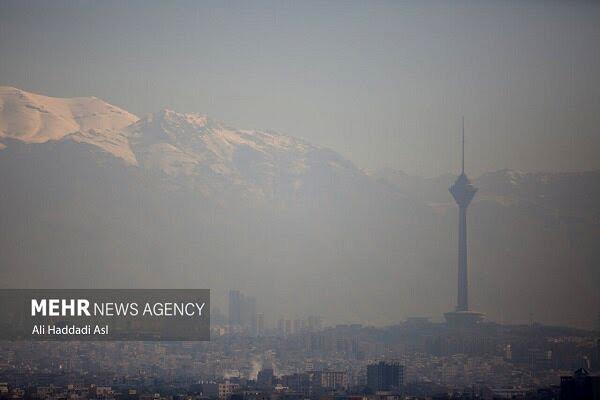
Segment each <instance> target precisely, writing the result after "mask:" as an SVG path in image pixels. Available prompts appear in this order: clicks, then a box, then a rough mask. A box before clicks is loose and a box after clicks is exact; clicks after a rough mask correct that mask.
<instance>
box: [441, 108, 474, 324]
mask: <svg viewBox="0 0 600 400" xmlns="http://www.w3.org/2000/svg"><path fill="white" fill-rule="evenodd" d="M449 190H450V193H451V194H452V197H454V201H455V202H456V204H457V205H458V291H457V296H456V310H455V311H453V312H449V313H446V314H445V316H446V320H447V321H448V324H450V325H455V326H456V325H458V326H464V325H472V324H474V323H477V322H479V321H480V320H481V319H482V318H483V314H481V313H478V312H473V311H470V310H469V277H468V266H467V209H468V208H469V204H471V200H473V197H474V196H475V193H476V192H477V189H476V188H475V187H474V186H473V184H472V183H471V181H470V180H469V178H468V177H467V175H466V174H465V118H464V117H463V119H462V157H461V172H460V175H459V176H458V178H457V179H456V182H454V184H453V185H452V186H450V189H449Z"/></svg>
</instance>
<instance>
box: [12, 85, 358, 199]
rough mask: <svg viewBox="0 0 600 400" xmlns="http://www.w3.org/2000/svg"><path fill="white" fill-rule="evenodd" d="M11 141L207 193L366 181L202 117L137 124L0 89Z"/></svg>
mask: <svg viewBox="0 0 600 400" xmlns="http://www.w3.org/2000/svg"><path fill="white" fill-rule="evenodd" d="M11 139H12V140H17V141H20V142H23V143H28V144H35V143H38V144H39V143H46V142H53V141H54V142H57V141H74V142H77V143H85V144H88V145H91V146H92V147H94V148H97V149H100V150H102V151H104V152H106V153H108V154H110V155H112V156H114V157H115V158H117V159H120V160H122V161H124V163H125V164H126V165H128V166H135V167H138V168H140V169H142V170H143V171H145V172H148V173H151V174H155V175H159V176H161V175H162V176H163V177H165V178H168V179H170V180H171V181H172V183H177V184H180V185H184V186H186V187H194V188H195V189H197V190H199V191H200V192H201V193H203V194H205V195H209V194H212V195H223V194H230V195H231V196H238V197H247V198H252V199H261V200H266V199H274V198H275V197H279V198H286V199H293V198H297V197H298V196H302V195H303V194H306V191H314V190H321V189H322V187H321V186H323V185H327V184H330V185H331V184H335V182H332V180H334V179H333V176H335V175H339V177H342V176H344V175H346V176H351V177H354V176H359V175H364V174H362V172H361V171H359V170H358V169H357V168H356V167H355V166H354V165H353V164H352V163H351V162H349V161H347V160H345V159H343V158H342V157H341V156H339V155H338V154H337V153H335V152H333V151H331V150H328V149H323V148H319V147H318V146H314V145H312V144H309V143H307V142H305V141H303V140H300V139H297V138H293V137H291V136H286V135H282V134H278V133H275V132H270V131H259V130H240V129H235V128H232V127H229V126H227V125H225V124H223V123H220V122H217V121H214V120H212V119H210V118H208V117H207V116H205V115H199V114H194V113H190V114H182V113H178V112H175V111H172V110H167V109H165V110H162V111H159V112H157V113H154V114H150V115H147V116H145V117H143V118H141V119H138V118H137V117H136V116H135V115H133V114H131V113H128V112H127V111H124V110H122V109H120V108H118V107H116V106H113V105H110V104H108V103H106V102H104V101H102V100H100V99H97V98H95V97H81V98H74V99H59V98H53V97H47V96H41V95H37V94H33V93H28V92H25V91H22V90H19V89H16V88H11V87H1V88H0V146H2V147H5V146H6V145H7V143H8V141H9V140H11Z"/></svg>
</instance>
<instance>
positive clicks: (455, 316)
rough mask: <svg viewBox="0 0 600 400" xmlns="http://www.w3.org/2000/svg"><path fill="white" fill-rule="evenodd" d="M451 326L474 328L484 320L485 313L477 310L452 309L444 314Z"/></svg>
mask: <svg viewBox="0 0 600 400" xmlns="http://www.w3.org/2000/svg"><path fill="white" fill-rule="evenodd" d="M444 317H446V323H447V324H448V326H449V327H451V328H459V329H460V328H472V327H474V326H475V325H477V324H479V323H480V322H481V321H483V318H484V314H483V313H480V312H477V311H450V312H447V313H445V314H444Z"/></svg>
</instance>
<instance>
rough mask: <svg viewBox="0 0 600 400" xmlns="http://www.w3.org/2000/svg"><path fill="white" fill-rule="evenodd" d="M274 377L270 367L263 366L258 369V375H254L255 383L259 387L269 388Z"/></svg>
mask: <svg viewBox="0 0 600 400" xmlns="http://www.w3.org/2000/svg"><path fill="white" fill-rule="evenodd" d="M274 379H275V375H274V374H273V369H272V368H265V369H261V370H260V371H258V375H257V376H256V384H257V385H258V386H259V387H263V388H270V387H271V386H273V380H274Z"/></svg>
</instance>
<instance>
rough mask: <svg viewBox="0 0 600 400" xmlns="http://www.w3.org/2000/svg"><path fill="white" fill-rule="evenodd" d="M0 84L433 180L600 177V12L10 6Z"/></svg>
mask: <svg viewBox="0 0 600 400" xmlns="http://www.w3.org/2000/svg"><path fill="white" fill-rule="evenodd" d="M0 84H1V85H11V86H17V87H19V88H22V89H25V90H29V91H33V92H39V93H43V94H47V95H51V96H58V97H71V96H91V95H94V96H97V97H100V98H103V99H105V100H107V101H109V102H110V103H113V104H116V105H118V106H121V107H123V108H125V109H127V110H129V111H132V112H134V113H137V114H139V115H143V114H145V113H148V112H153V111H157V110H159V109H161V108H163V107H169V108H173V109H175V110H180V111H186V112H187V111H196V112H200V113H206V114H209V115H210V116H212V117H213V118H215V119H218V120H222V121H224V122H227V123H229V124H231V125H233V126H236V127H240V128H263V129H272V130H276V131H279V132H282V133H287V134H291V135H294V136H298V137H302V138H305V139H307V140H309V141H311V142H313V143H315V144H319V145H323V146H327V147H330V148H332V149H334V150H337V151H339V152H341V153H342V154H344V155H345V156H347V157H348V158H350V159H351V160H353V161H354V162H355V163H356V164H357V165H358V166H359V167H363V168H366V169H374V168H380V167H385V166H388V167H393V168H398V169H402V170H405V171H407V172H409V173H413V174H415V173H416V174H422V175H435V174H439V173H444V172H448V171H457V170H458V167H459V161H458V150H459V142H458V135H459V126H460V117H461V115H463V114H464V115H465V117H466V127H467V152H468V160H467V168H468V169H469V170H470V171H471V174H472V175H477V174H479V173H481V172H484V171H489V170H494V169H500V168H506V167H508V168H514V169H521V170H525V171H530V170H567V169H568V170H572V169H592V168H600V157H598V149H600V2H592V1H590V2H583V1H582V2H577V1H569V2H558V1H556V2H555V1H493V2H492V1H490V2H484V1H472V2H471V1H469V2H467V1H465V2H460V1H452V2H427V1H424V2H423V1H419V2H417V1H415V2H401V1H396V2H384V1H365V2H350V1H337V2H333V1H331V2H308V1H290V2H282V1H276V2H259V1H252V2H247V1H242V2H222V1H216V2H195V1H194V2H160V3H158V2H156V3H153V2H148V1H139V2H133V1H127V2H122V1H114V2H110V1H103V2H88V1H79V2H59V1H52V2H48V1H40V2H28V1H15V2H13V1H2V2H0Z"/></svg>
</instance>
